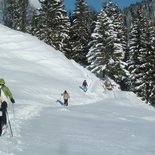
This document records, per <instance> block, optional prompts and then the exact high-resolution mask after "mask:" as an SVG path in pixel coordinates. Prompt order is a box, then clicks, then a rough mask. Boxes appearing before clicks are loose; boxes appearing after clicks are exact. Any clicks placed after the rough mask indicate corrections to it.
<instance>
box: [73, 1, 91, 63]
mask: <svg viewBox="0 0 155 155" xmlns="http://www.w3.org/2000/svg"><path fill="white" fill-rule="evenodd" d="M73 17H74V20H73V22H72V26H71V39H72V45H73V49H72V53H71V58H72V59H74V60H75V61H76V62H78V63H80V64H86V63H87V62H86V60H87V59H86V54H87V53H88V43H89V41H90V36H91V26H92V22H93V20H92V14H91V11H90V9H89V7H88V5H87V4H86V2H85V0H76V7H75V10H74V12H73Z"/></svg>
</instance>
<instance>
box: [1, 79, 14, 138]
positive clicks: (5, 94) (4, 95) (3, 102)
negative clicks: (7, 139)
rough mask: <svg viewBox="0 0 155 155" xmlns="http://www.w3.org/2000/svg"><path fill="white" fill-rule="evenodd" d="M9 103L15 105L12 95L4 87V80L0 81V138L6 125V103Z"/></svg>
mask: <svg viewBox="0 0 155 155" xmlns="http://www.w3.org/2000/svg"><path fill="white" fill-rule="evenodd" d="M9 100H10V101H11V102H12V103H15V100H14V98H13V95H12V93H11V91H10V89H9V88H8V87H7V86H6V85H5V81H4V79H0V136H1V134H2V129H3V127H4V126H6V125H7V118H6V112H7V102H8V101H9Z"/></svg>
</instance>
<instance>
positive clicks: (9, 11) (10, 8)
mask: <svg viewBox="0 0 155 155" xmlns="http://www.w3.org/2000/svg"><path fill="white" fill-rule="evenodd" d="M28 6H29V0H6V1H4V17H3V20H4V25H6V26H8V27H10V28H13V29H15V30H19V31H23V32H26V27H27V25H28V20H27V14H28V12H27V10H28Z"/></svg>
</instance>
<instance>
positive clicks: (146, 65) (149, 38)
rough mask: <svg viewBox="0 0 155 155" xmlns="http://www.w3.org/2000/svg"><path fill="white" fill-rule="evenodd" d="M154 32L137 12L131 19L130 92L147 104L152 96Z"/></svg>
mask: <svg viewBox="0 0 155 155" xmlns="http://www.w3.org/2000/svg"><path fill="white" fill-rule="evenodd" d="M154 36H155V35H154V30H153V27H152V26H151V25H150V22H149V21H148V20H146V18H145V17H144V16H143V15H142V14H141V12H140V11H139V12H138V14H137V16H135V17H134V18H133V23H132V27H131V32H130V40H129V57H130V59H129V71H130V81H131V90H133V91H134V92H135V93H136V94H137V95H138V96H140V97H141V98H142V99H143V100H146V101H147V102H152V101H151V96H154V95H153V93H152V92H154V82H155V81H154V80H155V71H154V67H155V62H154V60H155V50H154V49H155V45H154V43H153V42H154V38H155V37H154Z"/></svg>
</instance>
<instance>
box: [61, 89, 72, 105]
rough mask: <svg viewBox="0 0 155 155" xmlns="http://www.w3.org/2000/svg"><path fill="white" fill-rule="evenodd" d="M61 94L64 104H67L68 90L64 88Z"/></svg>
mask: <svg viewBox="0 0 155 155" xmlns="http://www.w3.org/2000/svg"><path fill="white" fill-rule="evenodd" d="M61 95H62V96H63V99H64V105H65V106H68V99H69V98H70V96H69V94H68V92H67V91H66V90H65V91H64V93H63V94H61Z"/></svg>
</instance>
